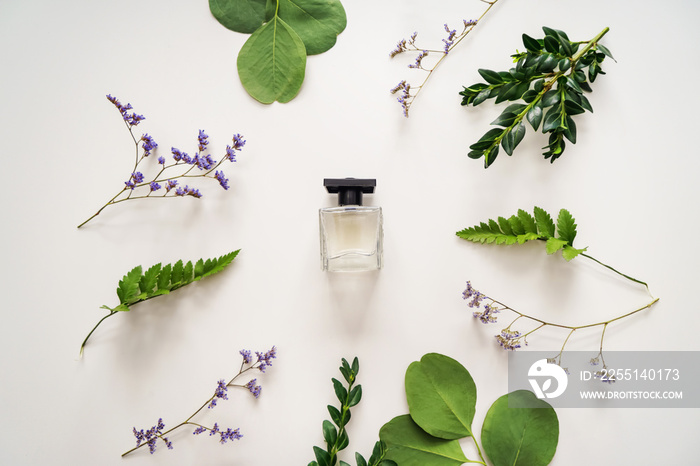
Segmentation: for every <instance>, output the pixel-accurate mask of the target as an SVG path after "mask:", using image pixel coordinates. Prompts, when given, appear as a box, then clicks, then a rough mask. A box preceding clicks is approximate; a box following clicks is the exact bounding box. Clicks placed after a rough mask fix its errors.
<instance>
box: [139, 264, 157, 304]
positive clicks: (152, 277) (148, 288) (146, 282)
mask: <svg viewBox="0 0 700 466" xmlns="http://www.w3.org/2000/svg"><path fill="white" fill-rule="evenodd" d="M161 265H162V264H160V263H158V264H156V265H153V266H151V268H149V269H148V270H146V273H144V274H143V275H142V276H141V279H140V280H139V289H140V290H141V294H143V295H145V296H148V295H150V294H151V293H153V290H154V289H155V288H156V285H157V284H158V275H159V274H160V270H161Z"/></svg>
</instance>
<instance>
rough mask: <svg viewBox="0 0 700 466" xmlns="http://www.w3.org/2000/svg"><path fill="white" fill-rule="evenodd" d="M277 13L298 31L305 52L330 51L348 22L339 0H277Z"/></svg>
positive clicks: (314, 53) (308, 53) (313, 53)
mask: <svg viewBox="0 0 700 466" xmlns="http://www.w3.org/2000/svg"><path fill="white" fill-rule="evenodd" d="M277 14H278V15H279V17H280V18H282V20H284V21H285V22H286V23H287V24H289V26H291V27H292V29H294V31H295V32H296V33H297V34H299V37H301V40H302V41H303V42H304V45H305V47H306V54H307V55H316V54H319V53H323V52H325V51H326V50H329V49H330V48H331V47H333V46H334V45H335V42H336V38H337V37H338V34H340V33H341V32H343V30H345V26H346V25H347V17H346V15H345V8H343V5H342V4H341V3H340V0H280V1H279V10H278V11H277Z"/></svg>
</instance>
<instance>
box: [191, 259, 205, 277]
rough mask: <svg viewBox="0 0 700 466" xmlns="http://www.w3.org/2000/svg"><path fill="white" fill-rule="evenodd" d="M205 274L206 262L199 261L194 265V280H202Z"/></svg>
mask: <svg viewBox="0 0 700 466" xmlns="http://www.w3.org/2000/svg"><path fill="white" fill-rule="evenodd" d="M203 274H204V260H202V259H199V260H198V261H197V262H196V263H195V264H194V278H193V280H199V279H201V278H202V275H203Z"/></svg>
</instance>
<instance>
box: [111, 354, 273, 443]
mask: <svg viewBox="0 0 700 466" xmlns="http://www.w3.org/2000/svg"><path fill="white" fill-rule="evenodd" d="M240 354H241V356H242V357H243V360H242V361H241V367H240V368H239V369H238V373H237V374H236V375H234V376H233V378H232V379H231V380H229V381H228V382H226V380H224V379H221V380H219V381H218V382H217V385H216V390H214V394H213V395H212V396H211V397H210V398H209V399H208V400H207V401H205V402H204V404H203V405H202V406H200V407H199V409H197V410H196V411H195V412H194V413H192V415H190V416H189V417H188V418H187V419H185V420H184V421H182V422H181V423H179V424H177V425H176V426H174V427H171V428H170V429H168V430H164V429H165V424H164V423H163V418H160V419H158V422H157V424H156V425H154V426H153V427H151V428H150V429H148V430H144V429H141V430H137V429H136V427H134V428H133V432H134V437H135V438H136V446H135V447H134V448H132V449H131V450H129V451H127V452H125V453H123V454H122V457H124V456H126V455H128V454H130V453H133V452H135V451H136V450H138V449H139V448H143V447H145V446H146V445H148V449H149V451H150V452H151V454H153V453H155V451H156V448H157V444H158V440H160V441H161V442H162V443H163V444H165V446H167V447H168V449H169V450H172V449H173V443H172V441H171V440H169V438H168V437H167V436H168V435H170V433H171V432H174V431H176V430H178V429H180V428H181V427H185V426H193V427H195V429H194V431H193V432H192V433H193V435H200V434H203V433H208V434H209V437H211V436H214V435H218V436H219V443H221V444H222V445H223V444H224V443H226V442H228V441H229V440H230V441H233V440H239V439H240V438H242V437H243V434H241V431H240V429H239V428H236V429H231V428H227V429H226V430H222V429H221V428H220V427H219V424H218V423H214V425H213V426H211V427H207V426H205V425H203V424H200V423H199V422H195V421H194V420H193V419H194V418H195V417H196V416H197V415H198V414H199V413H201V412H202V411H203V410H204V408H207V409H213V408H215V407H216V405H217V402H218V401H219V400H228V389H229V388H230V387H238V388H245V389H246V390H248V391H249V392H250V393H251V394H252V395H253V396H254V397H255V398H256V399H257V398H259V397H260V393H261V392H262V387H261V386H260V384H258V379H257V378H254V379H250V380H248V382H246V383H245V384H244V383H240V382H237V380H238V378H239V377H241V376H242V375H244V374H246V373H248V372H249V371H251V370H258V371H260V372H263V373H264V372H265V370H266V369H267V368H268V367H270V366H272V360H273V359H275V358H276V357H277V348H276V347H274V346H273V347H272V349H270V350H269V351H267V352H265V353H261V352H258V351H256V352H255V356H256V357H255V358H253V355H252V354H251V352H250V351H249V350H241V351H240Z"/></svg>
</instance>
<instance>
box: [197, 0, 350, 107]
mask: <svg viewBox="0 0 700 466" xmlns="http://www.w3.org/2000/svg"><path fill="white" fill-rule="evenodd" d="M209 9H210V11H211V13H212V15H214V17H215V18H216V19H217V20H218V21H219V23H221V24H222V25H223V26H224V27H226V28H228V29H230V30H232V31H236V32H241V33H244V34H251V33H252V34H251V36H250V37H249V38H248V40H247V41H246V42H245V44H243V47H242V48H241V50H240V51H239V53H238V60H237V67H238V76H239V78H240V80H241V83H242V84H243V87H244V88H245V90H246V91H247V92H248V94H250V96H251V97H253V98H254V99H256V100H257V101H259V102H261V103H264V104H271V103H272V102H274V101H278V102H281V103H284V102H289V101H290V100H292V99H293V98H294V97H296V95H297V94H298V93H299V90H300V89H301V85H302V83H303V82H304V75H305V73H306V56H307V55H315V54H319V53H323V52H325V51H327V50H329V49H331V48H332V47H333V46H334V45H335V43H336V38H337V36H338V35H339V34H340V33H341V32H343V30H345V26H346V24H347V17H346V15H345V9H344V8H343V5H342V4H341V3H340V0H325V1H323V2H318V1H314V0H209Z"/></svg>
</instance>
